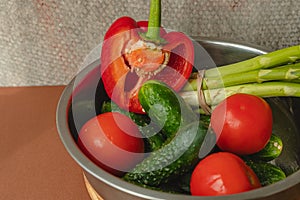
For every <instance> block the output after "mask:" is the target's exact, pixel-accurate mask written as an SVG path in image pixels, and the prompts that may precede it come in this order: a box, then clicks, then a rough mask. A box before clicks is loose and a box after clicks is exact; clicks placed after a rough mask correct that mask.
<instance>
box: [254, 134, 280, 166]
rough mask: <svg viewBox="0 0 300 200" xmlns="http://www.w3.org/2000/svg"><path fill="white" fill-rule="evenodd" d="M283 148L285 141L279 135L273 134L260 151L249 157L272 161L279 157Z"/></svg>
mask: <svg viewBox="0 0 300 200" xmlns="http://www.w3.org/2000/svg"><path fill="white" fill-rule="evenodd" d="M282 149H283V143H282V140H281V138H280V137H279V136H277V135H274V134H272V135H271V138H270V140H269V142H268V143H267V145H266V146H265V147H264V148H263V149H262V150H261V151H259V152H257V153H255V154H251V155H249V156H248V157H249V158H250V159H252V160H262V161H271V160H274V159H275V158H277V157H278V156H279V155H280V154H281V152H282Z"/></svg>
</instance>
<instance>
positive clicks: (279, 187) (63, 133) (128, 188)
mask: <svg viewBox="0 0 300 200" xmlns="http://www.w3.org/2000/svg"><path fill="white" fill-rule="evenodd" d="M193 38H194V39H195V40H197V41H204V42H206V43H211V44H218V45H225V46H238V47H239V48H246V49H249V50H250V51H254V52H257V53H258V54H263V53H266V52H267V50H266V49H263V48H261V47H259V46H253V45H249V44H242V43H236V42H231V41H225V40H220V39H211V38H200V37H193ZM99 64H100V61H99V59H97V60H94V61H93V62H91V63H90V64H89V65H88V66H87V67H86V68H85V69H84V70H83V71H82V72H80V73H81V74H80V76H82V77H84V76H85V75H86V74H87V73H88V72H89V71H90V70H92V69H93V68H94V67H96V66H98V65H99ZM76 80H78V79H76V77H74V79H73V80H72V81H71V82H70V84H68V85H67V86H66V87H65V89H64V91H63V93H62V95H61V97H60V99H59V102H58V106H57V112H56V124H57V129H58V133H59V136H60V138H61V141H62V143H63V144H64V146H65V148H66V150H67V151H68V153H69V154H70V155H71V157H72V158H73V159H74V160H75V161H76V162H77V164H78V165H80V166H81V167H82V168H83V170H84V171H86V172H88V173H89V174H91V175H92V176H94V177H96V178H97V179H98V180H100V181H102V182H104V183H106V184H108V185H110V186H111V187H114V188H115V189H117V190H120V191H123V192H125V193H129V194H132V195H134V196H137V197H141V198H145V199H160V200H162V199H173V200H177V199H178V200H179V199H182V198H183V197H184V199H187V200H202V199H207V200H209V199H220V200H226V199H228V200H229V199H230V200H235V199H256V198H262V197H268V196H270V195H273V194H276V193H279V192H282V191H284V190H286V189H288V188H290V187H292V186H294V185H296V184H298V183H300V171H297V172H295V173H294V174H292V175H290V176H288V177H287V178H286V179H284V180H282V181H279V182H277V183H275V184H272V185H269V186H265V187H262V188H259V189H255V190H252V191H248V192H244V193H239V194H234V195H225V196H218V197H215V196H211V197H206V196H205V197H204V196H189V195H181V194H169V193H164V192H159V191H153V190H149V189H145V188H141V187H138V186H135V185H133V184H130V183H127V182H126V181H123V180H122V179H120V178H118V177H115V176H113V175H111V174H109V173H107V172H106V171H104V170H102V169H101V168H99V167H98V166H97V165H95V164H94V163H93V162H91V161H90V160H89V159H88V158H87V157H86V156H85V155H84V154H83V153H82V152H81V150H80V149H79V148H78V146H77V145H76V143H75V141H74V139H73V137H72V135H71V134H70V130H69V127H68V121H67V116H66V115H67V110H68V106H69V101H70V97H71V94H72V91H73V89H74V87H76V85H77V83H76ZM79 80H80V79H79Z"/></svg>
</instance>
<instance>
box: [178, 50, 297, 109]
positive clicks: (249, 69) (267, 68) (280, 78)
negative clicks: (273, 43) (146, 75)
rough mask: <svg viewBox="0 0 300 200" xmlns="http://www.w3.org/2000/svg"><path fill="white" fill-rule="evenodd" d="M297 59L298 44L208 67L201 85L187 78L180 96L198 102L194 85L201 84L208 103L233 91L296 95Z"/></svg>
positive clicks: (221, 98) (191, 103)
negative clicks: (188, 82) (246, 58)
mask: <svg viewBox="0 0 300 200" xmlns="http://www.w3.org/2000/svg"><path fill="white" fill-rule="evenodd" d="M299 60H300V45H298V46H292V47H288V48H285V49H281V50H277V51H274V52H271V53H267V54H263V55H260V56H257V57H254V58H251V59H248V60H245V61H242V62H238V63H234V64H230V65H226V66H221V67H218V68H212V69H208V70H206V71H205V73H204V77H203V82H202V85H201V86H199V80H191V81H190V84H187V86H186V87H185V88H184V89H183V91H182V92H181V96H182V97H183V99H185V101H186V102H187V103H189V104H190V105H192V106H199V88H198V87H201V91H202V94H203V95H202V96H203V97H204V99H205V102H206V104H207V105H209V106H211V107H213V106H215V105H217V104H218V103H220V102H221V101H222V100H223V99H225V98H226V97H228V96H230V95H232V94H235V93H247V94H253V95H257V96H261V97H272V96H295V97H300V78H299V76H300V62H298V61H299ZM193 78H194V79H195V77H193V76H192V79H193ZM202 104H203V103H202Z"/></svg>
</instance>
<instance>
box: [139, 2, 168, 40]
mask: <svg viewBox="0 0 300 200" xmlns="http://www.w3.org/2000/svg"><path fill="white" fill-rule="evenodd" d="M160 26H161V0H151V2H150V12H149V19H148V29H147V32H146V33H142V34H141V37H142V38H143V39H144V40H145V41H149V42H153V43H156V44H161V43H164V42H165V40H164V39H163V38H161V37H160Z"/></svg>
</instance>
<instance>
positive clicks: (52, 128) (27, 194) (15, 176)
mask: <svg viewBox="0 0 300 200" xmlns="http://www.w3.org/2000/svg"><path fill="white" fill-rule="evenodd" d="M63 89H64V86H50V87H12V88H0V113H1V115H0V180H1V184H0V199H5V200H10V199H15V200H19V199H30V200H35V199H41V200H47V199H49V200H50V199H51V200H53V199H56V200H58V199H63V200H68V199H70V200H71V199H72V200H73V199H74V200H77V199H78V200H85V199H87V200H88V199H90V198H89V196H88V193H87V191H86V187H85V184H84V180H83V175H82V170H81V169H80V167H79V166H78V165H77V164H76V163H75V161H74V160H73V159H72V158H71V157H70V156H69V154H68V153H67V151H66V150H65V148H64V146H63V144H62V142H61V141H60V138H59V135H58V133H57V129H56V124H55V112H56V106H57V102H58V100H59V97H60V95H61V92H62V90H63Z"/></svg>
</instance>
